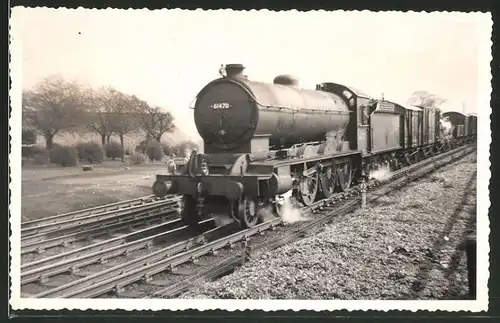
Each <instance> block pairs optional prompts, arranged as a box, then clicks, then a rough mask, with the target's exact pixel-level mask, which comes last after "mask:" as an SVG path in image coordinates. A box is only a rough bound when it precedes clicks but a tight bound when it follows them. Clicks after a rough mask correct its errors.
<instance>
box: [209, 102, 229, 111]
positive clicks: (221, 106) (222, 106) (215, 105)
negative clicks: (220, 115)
mask: <svg viewBox="0 0 500 323" xmlns="http://www.w3.org/2000/svg"><path fill="white" fill-rule="evenodd" d="M210 107H211V108H212V109H214V110H223V109H231V105H230V104H229V103H225V102H224V103H212V104H211V105H210Z"/></svg>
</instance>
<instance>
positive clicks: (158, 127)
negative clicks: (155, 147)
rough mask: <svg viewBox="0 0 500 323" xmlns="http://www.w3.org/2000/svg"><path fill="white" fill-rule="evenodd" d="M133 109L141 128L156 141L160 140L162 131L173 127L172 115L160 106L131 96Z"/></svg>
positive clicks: (164, 131)
mask: <svg viewBox="0 0 500 323" xmlns="http://www.w3.org/2000/svg"><path fill="white" fill-rule="evenodd" d="M133 100H134V101H135V111H137V113H138V117H139V124H140V127H141V129H142V130H143V131H144V132H145V133H146V136H149V137H151V138H153V139H155V140H156V141H158V142H160V140H161V137H162V136H163V134H164V133H166V132H168V131H170V130H172V129H174V127H175V125H174V122H173V121H174V117H173V116H172V114H170V112H165V111H162V109H161V108H160V107H151V106H149V105H148V104H147V103H146V102H144V101H142V100H139V99H137V98H136V97H135V96H134V97H133Z"/></svg>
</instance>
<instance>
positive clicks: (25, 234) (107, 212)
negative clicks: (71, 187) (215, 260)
mask: <svg viewBox="0 0 500 323" xmlns="http://www.w3.org/2000/svg"><path fill="white" fill-rule="evenodd" d="M178 200H179V197H176V196H166V197H164V198H156V197H151V196H148V197H142V198H138V199H134V200H130V201H126V202H121V203H114V204H108V205H103V206H100V207H95V208H91V209H84V210H80V211H75V212H70V213H65V214H59V215H56V216H53V217H48V218H44V219H39V220H34V221H28V222H24V223H21V239H22V240H27V239H33V236H38V237H40V236H42V235H43V234H51V233H52V234H58V233H60V232H66V231H67V230H71V229H73V230H74V229H75V228H77V230H81V229H82V228H83V227H91V226H92V225H94V224H98V225H100V224H102V222H105V221H113V220H115V221H116V220H117V219H122V218H124V217H127V216H134V215H135V214H136V213H137V212H139V211H146V210H152V209H155V208H158V207H160V206H165V205H173V204H175V203H176V202H177V201H178Z"/></svg>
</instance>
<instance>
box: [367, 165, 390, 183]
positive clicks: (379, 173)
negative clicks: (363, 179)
mask: <svg viewBox="0 0 500 323" xmlns="http://www.w3.org/2000/svg"><path fill="white" fill-rule="evenodd" d="M390 174H391V170H390V169H389V166H387V165H385V166H382V167H380V168H379V169H377V170H375V171H373V172H370V178H373V179H375V180H377V181H383V180H385V179H387V178H389V175H390Z"/></svg>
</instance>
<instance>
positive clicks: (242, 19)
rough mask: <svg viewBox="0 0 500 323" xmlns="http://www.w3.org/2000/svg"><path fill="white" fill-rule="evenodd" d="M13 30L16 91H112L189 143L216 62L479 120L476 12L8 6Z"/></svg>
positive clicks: (485, 60) (480, 50)
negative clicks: (150, 108) (196, 102)
mask: <svg viewBox="0 0 500 323" xmlns="http://www.w3.org/2000/svg"><path fill="white" fill-rule="evenodd" d="M11 28H12V30H11V35H12V37H13V40H12V41H13V42H15V43H17V42H19V43H18V44H20V45H21V49H22V68H23V70H22V77H23V79H22V82H23V88H24V89H29V88H30V87H32V86H34V85H35V84H36V82H38V81H39V80H40V79H42V78H44V77H46V76H48V75H51V74H60V75H62V76H63V77H64V78H67V79H71V80H77V81H79V82H81V83H84V84H88V85H92V86H101V85H111V86H113V87H115V88H117V89H119V90H121V91H123V92H126V93H130V94H135V95H137V96H139V97H140V98H142V99H144V100H146V101H148V102H149V103H150V104H152V105H158V106H161V107H163V108H165V109H168V110H169V111H171V112H172V113H173V115H174V117H175V122H176V124H177V125H178V126H179V127H180V128H181V130H182V131H184V132H185V133H186V134H188V135H190V136H193V138H196V137H197V133H196V127H195V126H194V122H193V117H192V110H190V109H189V105H190V103H191V102H192V100H193V99H194V97H195V96H196V94H197V92H198V91H199V90H200V89H201V88H202V87H203V86H204V85H205V84H206V83H207V82H209V81H211V80H212V79H214V78H216V77H218V76H219V74H218V70H219V67H220V64H223V63H242V64H244V65H245V66H247V67H248V68H247V71H246V73H247V74H248V76H249V78H250V79H254V80H258V81H269V82H272V80H273V78H274V76H276V75H278V74H284V73H288V74H293V75H295V76H296V77H297V78H298V79H299V82H300V85H301V86H303V87H309V88H313V87H314V85H315V84H316V83H319V82H327V81H332V82H336V83H343V84H347V85H352V86H355V87H357V88H359V89H362V90H363V91H365V92H367V93H369V94H371V95H373V96H376V97H379V96H380V95H381V94H382V93H384V94H385V97H386V98H387V99H391V100H395V101H398V102H402V103H406V101H407V100H408V98H409V97H410V96H411V93H412V92H414V91H416V90H427V91H430V92H432V93H435V94H438V95H440V96H442V97H444V98H446V99H448V102H447V103H446V104H445V106H444V107H443V108H444V109H445V110H448V109H451V108H455V109H459V110H461V109H462V103H463V104H465V111H466V112H476V111H477V109H478V103H477V102H478V100H480V99H481V98H480V96H481V95H483V94H484V91H483V94H481V89H480V87H481V86H483V85H484V80H483V82H482V84H483V85H481V84H480V83H481V80H480V77H479V76H478V74H479V70H480V69H483V70H484V68H485V67H486V66H488V69H489V64H490V59H491V57H485V55H484V53H485V52H486V53H488V52H489V51H490V46H491V43H490V32H491V20H490V18H489V16H481V14H476V15H467V14H454V15H451V14H425V13H424V14H416V13H399V14H395V13H392V12H391V13H369V12H362V13H359V12H358V13H356V12H349V13H346V12H341V11H339V12H319V13H300V12H280V13H274V12H231V11H211V12H203V11H201V10H197V11H180V10H170V11H167V10H162V11H148V10H100V11H97V10H86V9H78V10H66V9H57V10H55V9H42V8H41V9H24V8H14V9H13V10H12V20H11ZM483 76H484V75H483ZM488 94H489V93H488ZM483 101H484V98H483ZM486 102H489V99H488V100H487V101H486Z"/></svg>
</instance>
